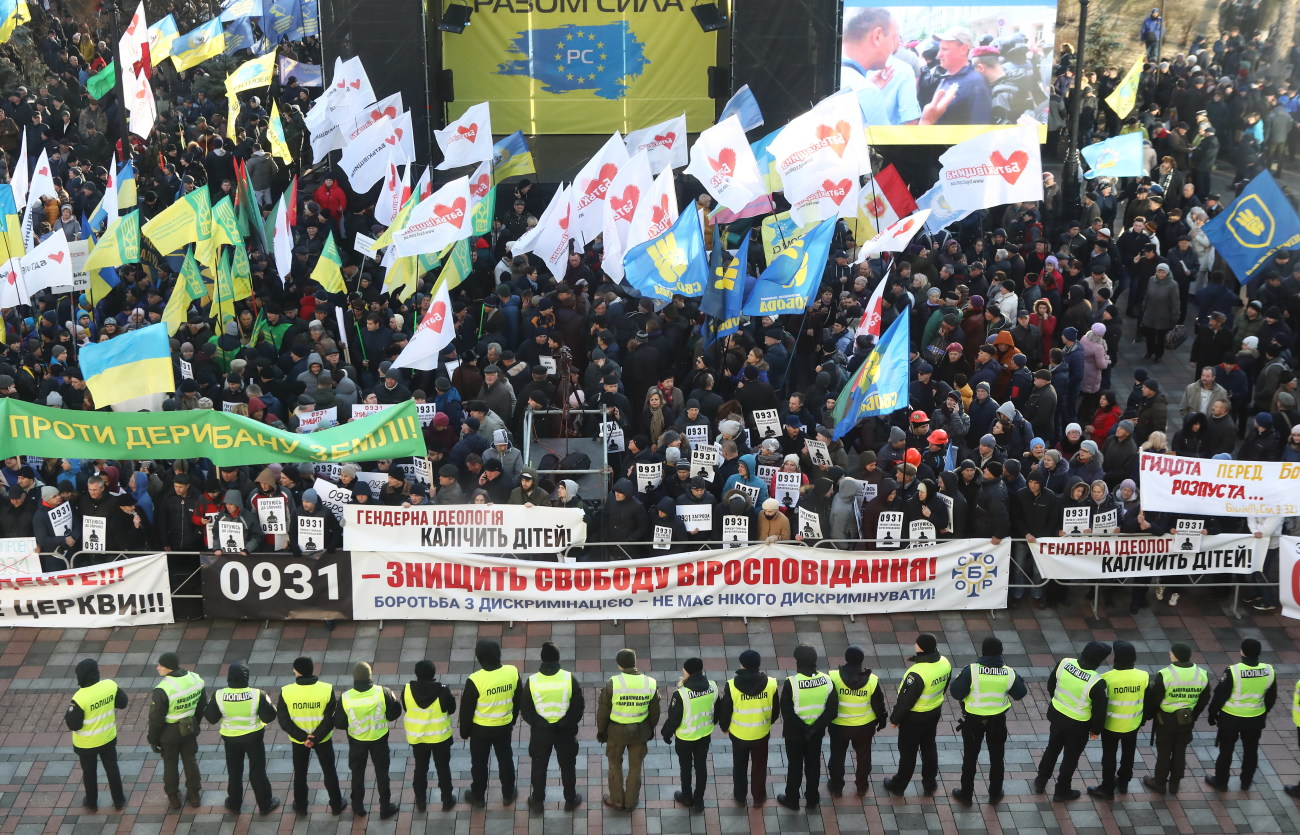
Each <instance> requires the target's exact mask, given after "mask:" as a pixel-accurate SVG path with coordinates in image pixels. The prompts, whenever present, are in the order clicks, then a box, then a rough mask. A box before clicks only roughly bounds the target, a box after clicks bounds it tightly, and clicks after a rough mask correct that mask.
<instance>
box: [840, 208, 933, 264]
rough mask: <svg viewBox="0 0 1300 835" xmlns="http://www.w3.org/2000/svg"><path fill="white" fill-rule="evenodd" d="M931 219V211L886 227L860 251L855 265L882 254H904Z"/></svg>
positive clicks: (927, 210)
mask: <svg viewBox="0 0 1300 835" xmlns="http://www.w3.org/2000/svg"><path fill="white" fill-rule="evenodd" d="M929 218H930V210H929V209H921V210H920V211H918V212H916V213H914V214H910V215H908V216H907V217H905V218H903V219H902V220H897V221H894V222H893V223H891V224H889V226H886V227H885V228H884V229H882V230H881V231H880V232H878V233H876V236H875V237H873V238H872V239H871V240H869V241H867V242H866V243H864V244H862V245H861V247H860V248H859V249H858V260H857V261H854V262H853V263H855V264H860V263H862V262H863V261H865V260H867V259H868V258H870V257H871V256H873V255H879V254H880V253H882V252H902V251H903V250H905V249H907V245H908V244H910V243H911V242H912V238H914V237H916V233H917V232H920V231H921V230H922V229H924V228H925V222H926V221H927V220H929Z"/></svg>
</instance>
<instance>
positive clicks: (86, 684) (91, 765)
mask: <svg viewBox="0 0 1300 835" xmlns="http://www.w3.org/2000/svg"><path fill="white" fill-rule="evenodd" d="M125 709H126V693H124V692H122V689H121V688H120V687H118V686H117V682H115V681H113V680H112V679H111V678H100V677H99V664H98V663H97V662H96V661H95V659H93V658H85V659H83V660H82V661H80V662H79V663H78V664H77V692H76V693H73V694H72V702H71V704H69V705H68V712H67V713H65V714H63V723H64V724H65V725H67V726H68V730H70V731H72V747H73V749H74V750H75V751H76V752H77V757H78V758H79V759H80V760H81V776H82V779H83V781H84V782H85V785H86V794H85V796H84V797H83V798H82V799H81V805H82V806H84V807H85V808H86V809H87V810H88V811H91V812H95V811H98V810H99V763H100V762H101V761H102V762H103V763H104V776H105V777H106V778H107V779H108V793H109V794H110V795H111V796H112V798H113V808H114V809H116V810H117V811H119V812H120V811H122V810H123V809H125V808H126V792H124V791H123V790H122V773H121V772H120V771H119V770H118V767H117V711H119V710H125Z"/></svg>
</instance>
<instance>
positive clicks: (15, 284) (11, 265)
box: [0, 258, 32, 309]
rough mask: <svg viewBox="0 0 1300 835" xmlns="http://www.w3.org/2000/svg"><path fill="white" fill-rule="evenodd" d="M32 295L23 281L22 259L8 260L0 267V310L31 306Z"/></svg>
mask: <svg viewBox="0 0 1300 835" xmlns="http://www.w3.org/2000/svg"><path fill="white" fill-rule="evenodd" d="M31 302H32V294H31V293H29V292H27V284H26V282H24V281H23V274H22V259H20V258H10V259H9V260H8V261H6V262H4V264H3V265H0V308H6V309H7V308H10V307H18V306H19V305H21V304H31Z"/></svg>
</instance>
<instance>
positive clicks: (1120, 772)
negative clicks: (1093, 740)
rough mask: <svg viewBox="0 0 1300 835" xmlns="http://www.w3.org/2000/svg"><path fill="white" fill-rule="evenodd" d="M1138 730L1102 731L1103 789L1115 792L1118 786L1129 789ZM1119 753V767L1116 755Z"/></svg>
mask: <svg viewBox="0 0 1300 835" xmlns="http://www.w3.org/2000/svg"><path fill="white" fill-rule="evenodd" d="M1138 730H1140V728H1139V729H1135V730H1131V731H1126V732H1124V733H1120V732H1118V731H1102V732H1101V790H1102V791H1104V792H1113V791H1115V789H1116V788H1117V787H1119V788H1122V789H1125V790H1127V788H1128V781H1129V780H1132V779H1133V757H1134V756H1135V755H1136V754H1137V741H1138ZM1117 754H1118V755H1119V763H1118V766H1119V767H1118V769H1117V768H1116V762H1115V757H1116V755H1117Z"/></svg>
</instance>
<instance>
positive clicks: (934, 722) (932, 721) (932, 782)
mask: <svg viewBox="0 0 1300 835" xmlns="http://www.w3.org/2000/svg"><path fill="white" fill-rule="evenodd" d="M940 713H942V710H941V709H939V708H936V709H934V710H927V711H925V712H924V713H916V712H914V711H913V712H909V713H908V714H907V715H906V716H904V717H903V721H902V722H900V723H898V772H897V773H895V774H894V776H893V777H891V778H890V780H889V783H890V785H892V786H893V787H894V790H895V791H900V792H901V791H904V790H905V789H907V784H908V783H910V782H912V775H913V774H915V773H916V755H917V753H918V752H919V753H920V755H921V785H922V786H923V787H924V788H925V790H926V791H931V790H933V789H934V788H935V787H936V786H938V785H939V746H938V744H937V743H936V742H935V736H936V735H937V734H938V730H939V714H940Z"/></svg>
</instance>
